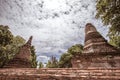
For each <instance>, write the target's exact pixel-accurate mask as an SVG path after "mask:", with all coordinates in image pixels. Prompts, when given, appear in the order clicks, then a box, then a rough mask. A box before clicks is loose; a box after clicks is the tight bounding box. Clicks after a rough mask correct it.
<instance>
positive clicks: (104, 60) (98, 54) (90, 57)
mask: <svg viewBox="0 0 120 80" xmlns="http://www.w3.org/2000/svg"><path fill="white" fill-rule="evenodd" d="M71 61H72V65H73V67H77V68H85V69H86V68H112V67H120V50H118V49H117V48H115V47H113V46H111V45H110V44H108V42H107V40H105V39H104V37H103V36H102V35H101V34H100V33H99V32H98V31H97V30H96V28H95V27H94V26H93V25H92V24H91V23H88V24H86V27H85V45H84V49H83V52H82V53H81V54H80V55H77V56H75V57H73V59H72V60H71Z"/></svg>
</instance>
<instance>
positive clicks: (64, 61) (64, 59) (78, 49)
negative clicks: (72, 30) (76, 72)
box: [59, 44, 83, 68]
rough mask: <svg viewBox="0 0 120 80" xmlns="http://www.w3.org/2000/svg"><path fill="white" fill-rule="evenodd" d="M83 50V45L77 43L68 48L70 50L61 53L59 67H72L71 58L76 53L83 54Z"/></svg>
mask: <svg viewBox="0 0 120 80" xmlns="http://www.w3.org/2000/svg"><path fill="white" fill-rule="evenodd" d="M82 51H83V45H81V44H76V45H73V46H72V47H70V48H68V51H67V52H66V53H64V54H62V55H61V57H60V60H59V67H60V68H70V67H72V63H71V59H72V57H74V55H78V54H81V53H82Z"/></svg>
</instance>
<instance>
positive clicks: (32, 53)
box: [30, 46, 37, 68]
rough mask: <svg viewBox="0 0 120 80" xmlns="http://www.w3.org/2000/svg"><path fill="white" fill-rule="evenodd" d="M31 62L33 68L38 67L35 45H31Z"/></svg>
mask: <svg viewBox="0 0 120 80" xmlns="http://www.w3.org/2000/svg"><path fill="white" fill-rule="evenodd" d="M30 50H31V64H32V67H33V68H36V67H37V61H36V54H35V47H34V46H31V48H30Z"/></svg>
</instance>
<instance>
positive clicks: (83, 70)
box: [0, 23, 120, 80]
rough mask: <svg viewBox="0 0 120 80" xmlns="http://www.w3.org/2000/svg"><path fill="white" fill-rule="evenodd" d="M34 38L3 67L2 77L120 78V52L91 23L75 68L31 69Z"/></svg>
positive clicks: (48, 79)
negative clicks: (31, 49)
mask: <svg viewBox="0 0 120 80" xmlns="http://www.w3.org/2000/svg"><path fill="white" fill-rule="evenodd" d="M31 41H32V37H30V38H29V40H28V41H27V43H26V44H25V45H23V46H22V47H21V48H20V51H19V53H18V54H16V55H15V57H14V58H13V60H11V61H10V62H9V63H8V64H6V65H5V66H4V68H2V69H0V80H120V51H119V50H118V49H117V48H115V47H113V46H111V45H110V44H108V42H107V40H105V39H104V38H103V36H102V35H101V34H100V33H99V32H98V31H97V30H96V28H95V27H94V26H93V25H92V24H90V23H88V24H87V25H86V27H85V45H84V50H83V52H82V53H81V54H79V55H75V56H74V57H73V58H72V60H71V62H72V66H73V67H72V68H40V69H37V68H31V64H30V57H31V55H30V54H31V52H30V47H31Z"/></svg>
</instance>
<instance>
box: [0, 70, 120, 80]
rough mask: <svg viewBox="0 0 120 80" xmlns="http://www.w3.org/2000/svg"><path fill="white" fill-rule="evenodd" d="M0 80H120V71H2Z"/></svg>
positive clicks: (0, 71)
mask: <svg viewBox="0 0 120 80" xmlns="http://www.w3.org/2000/svg"><path fill="white" fill-rule="evenodd" d="M0 80H120V69H117V68H114V69H92V68H91V69H78V68H41V69H35V68H14V69H12V68H11V69H0Z"/></svg>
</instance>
